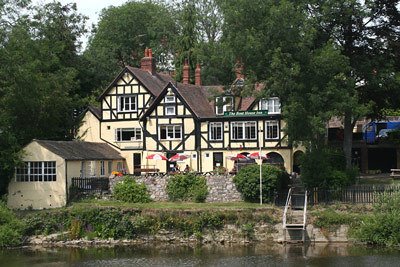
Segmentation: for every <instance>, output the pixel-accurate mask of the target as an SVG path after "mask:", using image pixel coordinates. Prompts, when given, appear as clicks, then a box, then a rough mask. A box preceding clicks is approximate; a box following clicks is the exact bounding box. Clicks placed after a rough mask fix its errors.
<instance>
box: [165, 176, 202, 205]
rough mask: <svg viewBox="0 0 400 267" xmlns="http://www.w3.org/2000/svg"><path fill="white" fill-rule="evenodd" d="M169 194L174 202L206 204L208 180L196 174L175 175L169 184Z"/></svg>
mask: <svg viewBox="0 0 400 267" xmlns="http://www.w3.org/2000/svg"><path fill="white" fill-rule="evenodd" d="M167 194H168V198H169V199H170V200H172V201H194V202H204V201H205V200H206V197H207V195H208V189H207V182H206V179H205V178H204V177H202V176H197V175H196V174H194V173H186V174H177V175H173V176H172V177H171V178H170V179H169V181H168V184H167Z"/></svg>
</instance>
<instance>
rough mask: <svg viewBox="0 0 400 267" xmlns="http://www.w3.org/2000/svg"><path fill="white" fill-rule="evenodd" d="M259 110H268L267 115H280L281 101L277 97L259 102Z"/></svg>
mask: <svg viewBox="0 0 400 267" xmlns="http://www.w3.org/2000/svg"><path fill="white" fill-rule="evenodd" d="M259 108H260V110H268V114H280V113H281V101H280V100H279V98H278V97H271V98H268V99H261V100H260V107H259Z"/></svg>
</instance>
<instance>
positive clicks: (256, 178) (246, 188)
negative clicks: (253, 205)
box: [233, 164, 289, 202]
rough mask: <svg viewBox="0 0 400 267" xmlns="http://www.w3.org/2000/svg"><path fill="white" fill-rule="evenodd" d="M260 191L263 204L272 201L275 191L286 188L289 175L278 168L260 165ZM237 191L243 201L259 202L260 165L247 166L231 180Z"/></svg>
mask: <svg viewBox="0 0 400 267" xmlns="http://www.w3.org/2000/svg"><path fill="white" fill-rule="evenodd" d="M261 172H262V191H263V200H264V201H265V202H269V201H272V199H271V197H272V194H273V192H274V191H275V190H277V189H283V188H286V187H287V185H288V183H289V175H288V174H287V173H286V172H285V171H284V170H282V169H281V168H279V167H276V166H271V165H262V170H261ZM233 182H234V183H235V185H236V188H237V189H238V191H239V192H240V193H241V194H242V197H243V199H244V200H245V201H249V202H258V201H259V200H260V165H255V164H254V165H248V166H246V167H244V168H242V169H241V170H240V171H239V172H238V173H237V174H236V176H235V177H234V178H233Z"/></svg>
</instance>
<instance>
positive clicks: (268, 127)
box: [265, 121, 279, 139]
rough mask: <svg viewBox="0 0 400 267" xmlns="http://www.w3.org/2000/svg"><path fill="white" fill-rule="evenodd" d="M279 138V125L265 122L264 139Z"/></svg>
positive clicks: (273, 122) (274, 122) (275, 122)
mask: <svg viewBox="0 0 400 267" xmlns="http://www.w3.org/2000/svg"><path fill="white" fill-rule="evenodd" d="M278 138H279V123H278V121H266V122H265V139H278Z"/></svg>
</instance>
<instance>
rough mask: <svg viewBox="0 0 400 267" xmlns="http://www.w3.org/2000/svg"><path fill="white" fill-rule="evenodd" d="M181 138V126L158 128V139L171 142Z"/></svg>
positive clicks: (162, 126)
mask: <svg viewBox="0 0 400 267" xmlns="http://www.w3.org/2000/svg"><path fill="white" fill-rule="evenodd" d="M181 138H182V126H181V125H161V126H160V139H161V140H173V139H181Z"/></svg>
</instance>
